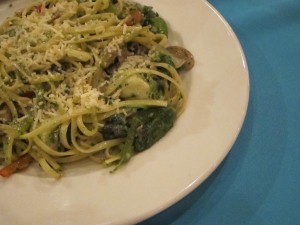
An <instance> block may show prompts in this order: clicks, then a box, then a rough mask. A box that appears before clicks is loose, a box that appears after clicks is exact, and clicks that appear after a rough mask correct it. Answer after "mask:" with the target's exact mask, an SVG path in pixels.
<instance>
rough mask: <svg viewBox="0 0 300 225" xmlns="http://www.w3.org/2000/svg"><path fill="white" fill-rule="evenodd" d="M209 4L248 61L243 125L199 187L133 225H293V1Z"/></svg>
mask: <svg viewBox="0 0 300 225" xmlns="http://www.w3.org/2000/svg"><path fill="white" fill-rule="evenodd" d="M195 1H196V0H195ZM209 2H210V3H211V4H212V5H213V6H214V7H215V8H216V9H217V10H218V11H219V12H220V13H221V14H222V15H223V16H224V17H225V19H226V20H227V21H228V22H229V24H230V25H231V27H232V28H233V30H234V31H235V33H236V35H237V37H238V38H239V40H240V42H241V45H242V47H243V49H244V52H245V55H246V58H247V62H248V66H249V72H250V88H251V91H250V92H251V93H250V102H249V108H248V112H247V116H246V120H245V123H244V126H243V128H242V130H241V133H240V135H239V137H238V139H237V141H236V143H235V145H234V147H233V148H232V150H231V152H230V153H229V155H228V157H227V158H226V159H225V160H224V162H223V163H222V164H221V165H220V166H219V168H218V169H217V170H216V171H215V172H214V173H213V174H212V175H211V176H210V177H209V178H208V179H207V180H206V181H205V182H204V183H203V184H202V185H201V186H200V187H199V188H197V189H196V190H195V191H194V192H192V193H191V194H190V195H188V196H187V197H186V198H184V199H183V200H182V201H180V202H178V203H177V204H176V205H174V206H172V207H171V208H169V209H167V210H165V211H163V212H162V213H160V214H159V215H156V216H154V217H152V218H150V219H148V220H146V221H144V222H142V223H141V224H140V225H148V224H155V225H156V224H158V225H160V224H161V225H168V224H172V225H191V224H195V225H200V224H201V225H202V224H203V225H246V224H247V225H250V224H251V225H299V224H300V0H210V1H209Z"/></svg>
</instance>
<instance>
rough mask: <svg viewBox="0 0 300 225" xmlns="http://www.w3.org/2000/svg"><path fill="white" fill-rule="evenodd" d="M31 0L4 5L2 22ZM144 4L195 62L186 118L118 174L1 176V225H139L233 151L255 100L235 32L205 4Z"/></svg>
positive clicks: (161, 0) (83, 168)
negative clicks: (164, 22)
mask: <svg viewBox="0 0 300 225" xmlns="http://www.w3.org/2000/svg"><path fill="white" fill-rule="evenodd" d="M29 1H30V0H14V1H3V0H2V1H0V20H3V18H5V17H6V16H7V15H9V14H10V13H12V12H13V10H16V8H18V7H21V6H23V5H24V4H25V3H26V2H29ZM141 2H142V3H145V4H148V5H152V6H154V9H155V10H157V11H158V12H159V13H160V14H161V15H162V16H163V17H164V18H165V19H166V20H167V21H168V23H169V24H170V27H171V29H173V32H172V33H171V38H172V39H174V40H176V43H178V44H180V45H183V46H185V47H186V48H188V49H189V50H191V52H192V53H193V54H194V56H195V58H196V65H195V67H194V69H193V70H192V71H191V72H188V73H186V74H184V75H183V76H184V82H185V86H186V91H187V93H188V104H187V109H186V111H185V113H184V114H183V115H182V116H181V117H180V118H179V120H178V121H177V123H176V125H175V127H174V128H173V129H172V131H171V132H170V133H168V134H167V136H166V137H164V138H163V139H162V140H161V141H160V142H159V143H157V144H156V145H154V146H153V147H152V148H151V149H149V150H147V151H145V152H143V153H141V154H139V155H137V156H135V157H134V158H133V159H132V160H131V161H130V163H128V164H127V165H126V166H124V167H123V168H122V169H120V170H119V171H117V173H115V174H110V173H109V170H107V169H105V168H102V167H99V166H95V165H91V164H88V163H81V164H78V165H76V166H77V167H74V166H73V167H71V168H69V169H67V173H66V176H65V177H63V178H62V179H61V180H53V179H51V178H47V177H45V176H43V175H42V173H40V172H38V171H39V170H38V169H37V168H31V169H29V170H28V171H26V172H25V173H19V174H16V175H14V176H12V177H11V178H9V179H3V178H0V224H3V225H8V224H13V225H35V224H38V225H40V224H43V225H53V224H55V225H87V224H88V225H103V224H122V225H125V224H133V223H136V222H139V221H141V220H144V219H146V218H149V217H151V216H153V215H154V214H156V213H158V212H160V211H162V210H163V209H165V208H167V207H169V206H171V205H172V204H174V203H175V202H177V201H178V200H180V199H181V198H183V197H184V196H186V195H187V194H188V193H190V192H191V191H192V190H193V189H195V188H196V187H197V186H198V185H199V184H201V183H202V182H203V180H204V179H206V178H207V177H208V176H209V175H210V174H211V173H212V172H213V171H214V169H215V168H216V167H217V166H218V165H219V164H220V162H221V161H222V160H223V159H224V157H225V156H226V155H227V153H228V152H229V150H230V148H231V147H232V145H233V143H234V141H235V140H236V138H237V136H238V134H239V131H240V128H241V126H242V123H243V121H244V117H245V114H246V110H247V105H248V98H249V77H248V69H247V64H246V60H245V58H244V54H243V51H242V49H241V46H240V44H239V41H238V40H237V38H236V36H235V34H234V33H233V31H232V30H231V28H230V27H229V25H228V24H227V22H226V21H225V20H224V19H223V17H222V16H221V15H220V14H219V13H218V12H217V11H216V10H215V9H214V8H213V7H212V6H210V5H209V3H207V2H206V1H201V0H198V1H197V0H186V1H182V0H155V1H154V0H144V1H141ZM10 3H13V7H12V8H9V7H8V5H9V4H10ZM78 167H80V168H78Z"/></svg>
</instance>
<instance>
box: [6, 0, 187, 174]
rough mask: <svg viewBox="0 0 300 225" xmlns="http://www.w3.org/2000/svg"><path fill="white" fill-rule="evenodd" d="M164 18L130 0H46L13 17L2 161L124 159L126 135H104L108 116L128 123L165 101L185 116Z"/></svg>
mask: <svg viewBox="0 0 300 225" xmlns="http://www.w3.org/2000/svg"><path fill="white" fill-rule="evenodd" d="M154 17H155V18H159V20H160V21H161V23H162V24H160V25H158V26H157V25H156V24H155V23H154V22H153V21H154V20H152V19H153V18H154ZM156 20H157V19H156ZM155 26H157V27H155ZM164 26H166V24H165V22H164V21H163V20H162V18H161V17H159V15H158V14H157V13H155V12H154V11H153V10H152V8H151V7H145V6H142V5H140V4H138V3H134V2H129V1H124V0H118V1H113V0H95V1H90V0H80V1H79V0H46V1H41V2H38V3H37V2H33V3H32V4H30V5H29V6H28V7H26V8H24V9H23V10H22V11H19V12H16V13H15V14H14V15H13V16H11V17H9V18H7V19H6V20H5V21H4V23H3V24H2V25H1V27H0V86H1V89H0V138H1V140H0V160H1V161H2V162H3V163H4V165H9V164H11V163H12V162H13V161H15V160H18V158H20V157H21V156H22V155H25V154H29V155H30V156H31V157H32V158H33V159H34V160H36V161H37V162H38V163H39V164H40V166H41V168H42V169H43V170H44V171H45V172H46V173H47V174H49V175H50V176H53V177H55V178H58V177H60V176H61V170H62V167H61V164H64V163H70V162H74V161H78V160H82V159H86V158H90V159H91V160H93V161H97V162H101V163H102V162H105V163H106V164H109V165H110V164H113V163H115V162H117V163H118V162H119V161H120V159H121V158H122V154H123V153H122V146H124V143H125V142H126V135H125V136H122V137H118V136H116V137H113V138H105V135H106V134H105V133H104V132H105V131H104V130H105V129H104V127H105V126H106V124H107V121H108V118H112V116H114V115H123V116H124V117H125V118H126V121H127V123H128V121H130V119H131V118H132V117H134V115H135V114H136V113H137V112H139V111H141V110H143V109H146V108H161V107H163V108H164V107H172V108H174V109H175V110H176V112H177V116H179V115H180V114H181V113H182V112H183V111H184V108H185V104H186V95H185V93H184V90H183V86H182V81H181V78H180V76H179V74H178V71H177V69H176V68H174V65H173V63H172V62H171V63H170V59H171V56H170V55H168V54H167V53H166V51H165V47H166V45H167V43H168V37H167V33H166V32H165V30H163V28H164ZM162 55H163V57H162ZM165 58H167V59H169V60H164V59H165ZM171 61H172V60H171ZM127 125H128V124H127Z"/></svg>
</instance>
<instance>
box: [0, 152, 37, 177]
mask: <svg viewBox="0 0 300 225" xmlns="http://www.w3.org/2000/svg"><path fill="white" fill-rule="evenodd" d="M31 162H32V157H31V156H30V155H29V154H25V155H23V156H21V157H20V158H19V159H17V160H16V161H14V162H12V163H11V164H9V165H7V166H5V167H3V168H2V169H1V170H0V175H1V176H2V177H9V176H10V175H12V174H13V173H14V172H16V171H17V170H22V169H25V168H27V167H28V166H29V164H30V163H31Z"/></svg>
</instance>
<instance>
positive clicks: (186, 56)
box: [167, 46, 195, 70]
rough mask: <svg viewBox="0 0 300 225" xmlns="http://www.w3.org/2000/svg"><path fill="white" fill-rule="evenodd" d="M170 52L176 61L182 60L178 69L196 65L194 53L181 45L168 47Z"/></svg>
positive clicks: (187, 68)
mask: <svg viewBox="0 0 300 225" xmlns="http://www.w3.org/2000/svg"><path fill="white" fill-rule="evenodd" d="M167 50H168V52H169V53H170V54H171V55H172V56H173V57H174V59H175V61H176V59H178V60H177V61H181V63H180V64H181V65H179V66H178V68H177V69H184V70H190V69H192V68H193V67H194V64H195V60H194V56H193V54H192V53H191V52H190V51H188V50H187V49H185V48H183V47H180V46H169V47H167Z"/></svg>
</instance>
